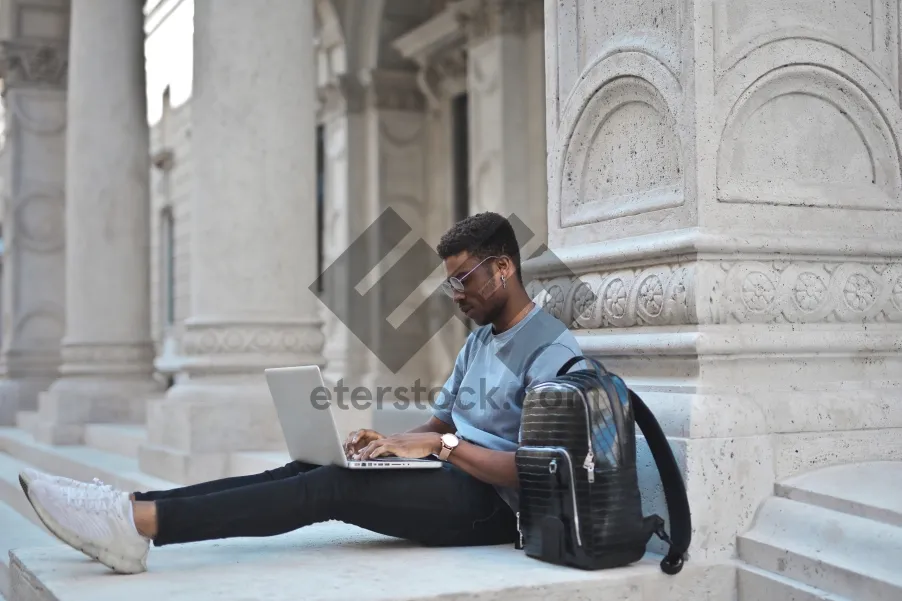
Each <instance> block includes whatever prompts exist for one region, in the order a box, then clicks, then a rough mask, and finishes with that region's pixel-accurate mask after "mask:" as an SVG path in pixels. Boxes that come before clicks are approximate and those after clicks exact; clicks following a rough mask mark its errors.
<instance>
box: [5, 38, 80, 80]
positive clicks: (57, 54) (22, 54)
mask: <svg viewBox="0 0 902 601" xmlns="http://www.w3.org/2000/svg"><path fill="white" fill-rule="evenodd" d="M0 51H2V71H3V82H4V86H5V88H6V89H10V88H16V87H40V88H64V87H65V86H66V74H67V71H68V66H69V55H68V49H67V47H66V45H65V43H58V44H54V43H48V42H47V41H31V40H10V41H4V42H0Z"/></svg>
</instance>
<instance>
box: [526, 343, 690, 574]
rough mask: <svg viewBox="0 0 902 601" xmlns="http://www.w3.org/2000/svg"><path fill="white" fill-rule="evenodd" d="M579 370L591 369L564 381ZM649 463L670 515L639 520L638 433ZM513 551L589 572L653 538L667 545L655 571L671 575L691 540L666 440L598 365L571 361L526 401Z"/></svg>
mask: <svg viewBox="0 0 902 601" xmlns="http://www.w3.org/2000/svg"><path fill="white" fill-rule="evenodd" d="M580 361H586V362H587V364H589V365H590V366H591V367H592V369H581V370H577V371H573V372H570V373H568V371H569V370H570V368H571V367H573V366H574V365H576V364H577V363H578V362H580ZM636 423H638V424H639V427H640V428H641V430H642V432H643V434H645V437H646V440H647V442H648V446H649V448H650V449H651V452H652V455H653V456H654V459H655V464H656V465H657V468H658V471H659V472H660V474H661V482H662V484H663V485H664V495H665V498H666V500H667V509H668V513H669V514H670V518H671V520H670V530H671V535H672V536H671V537H668V536H667V532H666V531H665V529H664V520H663V519H662V518H661V517H659V516H657V515H651V516H648V517H644V516H643V515H642V499H641V497H640V495H639V482H638V476H637V473H636V428H635V424H636ZM516 463H517V473H518V476H519V491H520V508H519V512H518V513H517V527H518V530H519V531H520V539H519V541H518V543H517V545H516V546H517V548H520V549H524V550H525V552H526V554H527V555H528V556H530V557H534V558H536V559H540V560H543V561H547V562H550V563H554V564H560V565H569V566H573V567H577V568H582V569H587V570H595V569H601V568H615V567H621V566H625V565H628V564H631V563H634V562H636V561H638V560H639V559H641V558H642V556H643V555H644V554H645V547H646V545H647V543H648V541H649V539H651V536H652V535H653V534H656V535H658V536H659V537H660V538H661V539H662V540H663V541H664V542H665V543H667V544H668V545H669V551H668V553H667V555H666V556H665V557H664V559H663V560H662V561H661V570H663V571H664V572H665V573H666V574H677V573H678V572H679V571H680V570H681V569H682V568H683V562H684V560H685V559H686V558H687V556H686V550H687V549H688V548H689V542H690V539H691V530H692V527H691V521H690V515H689V500H688V498H687V496H686V487H685V485H684V483H683V478H682V475H681V474H680V471H679V467H678V466H677V463H676V459H674V456H673V452H672V451H671V449H670V444H669V443H668V442H667V438H666V437H665V436H664V433H663V432H662V431H661V427H660V425H658V422H657V420H656V419H655V417H654V415H652V413H651V411H649V409H648V407H646V406H645V403H643V402H642V399H640V398H639V397H638V395H636V394H635V393H634V392H633V391H632V390H630V389H629V388H627V386H626V384H624V382H623V380H622V379H620V378H619V377H618V376H616V375H614V374H611V373H609V372H608V371H607V370H606V369H605V368H604V367H603V366H602V365H601V363H599V362H598V361H597V360H595V359H593V358H591V357H584V356H578V357H574V358H572V359H570V360H569V361H567V362H566V363H565V364H564V365H563V366H562V367H561V368H560V370H558V372H557V376H556V377H554V378H551V379H550V380H545V381H543V382H538V383H535V384H532V385H531V386H530V387H529V388H528V389H527V390H526V392H525V396H524V398H523V414H522V422H521V426H520V447H519V449H518V450H517V452H516Z"/></svg>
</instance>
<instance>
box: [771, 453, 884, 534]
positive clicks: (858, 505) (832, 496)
mask: <svg viewBox="0 0 902 601" xmlns="http://www.w3.org/2000/svg"><path fill="white" fill-rule="evenodd" d="M899 491H902V462H898V461H879V462H873V463H852V464H847V465H837V466H833V467H828V468H824V469H820V470H816V471H814V472H810V473H806V474H802V475H800V476H795V477H793V478H789V479H788V480H785V481H784V482H781V483H778V484H777V486H776V494H777V495H779V496H781V497H785V498H787V499H792V500H794V501H799V502H801V503H808V504H810V505H816V506H818V507H823V508H825V509H832V510H833V511H839V512H842V513H847V514H849V515H854V516H858V517H862V518H868V519H871V520H876V521H878V522H883V523H885V524H890V525H893V526H897V527H900V528H902V494H900V492H899Z"/></svg>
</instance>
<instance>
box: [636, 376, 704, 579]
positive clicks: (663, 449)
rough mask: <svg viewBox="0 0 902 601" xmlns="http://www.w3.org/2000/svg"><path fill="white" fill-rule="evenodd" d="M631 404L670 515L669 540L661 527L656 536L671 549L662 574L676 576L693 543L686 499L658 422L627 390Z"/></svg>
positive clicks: (681, 478)
mask: <svg viewBox="0 0 902 601" xmlns="http://www.w3.org/2000/svg"><path fill="white" fill-rule="evenodd" d="M629 398H630V403H631V404H632V406H633V415H634V416H635V418H636V424H637V425H638V426H639V429H640V430H642V433H643V434H644V435H645V440H646V442H647V443H648V448H649V449H650V450H651V454H652V457H654V459H655V465H657V467H658V472H659V473H660V475H661V484H662V485H663V486H664V498H665V500H666V501H667V512H668V514H670V536H669V537H668V536H667V533H666V532H665V531H664V528H663V526H662V527H660V528H659V529H658V531H657V532H656V534H657V535H658V536H659V537H661V539H662V540H663V541H664V542H665V543H667V544H668V545H670V550H669V551H668V552H667V555H666V556H665V557H664V559H663V560H662V561H661V570H663V571H664V573H666V574H676V573H678V572H679V571H680V570H682V569H683V562H684V561H685V559H686V551H687V550H688V549H689V543H690V542H691V540H692V518H691V515H690V512H689V498H688V497H687V495H686V484H685V483H684V482H683V476H682V474H681V473H680V468H679V466H678V465H677V462H676V458H674V456H673V450H672V449H671V448H670V443H669V442H667V437H666V436H664V431H663V430H661V426H660V424H658V420H657V419H655V416H654V414H653V413H652V412H651V411H650V410H649V408H648V406H646V404H645V402H644V401H643V400H642V399H641V398H639V395H638V394H636V393H635V392H633V391H632V390H629Z"/></svg>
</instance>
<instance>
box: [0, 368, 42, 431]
mask: <svg viewBox="0 0 902 601" xmlns="http://www.w3.org/2000/svg"><path fill="white" fill-rule="evenodd" d="M54 379H55V378H9V379H4V380H0V426H14V425H15V424H16V415H17V414H18V413H19V411H35V410H36V409H37V408H38V396H39V395H40V394H41V393H42V392H44V391H46V390H47V389H48V388H50V386H51V384H53V381H54Z"/></svg>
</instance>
